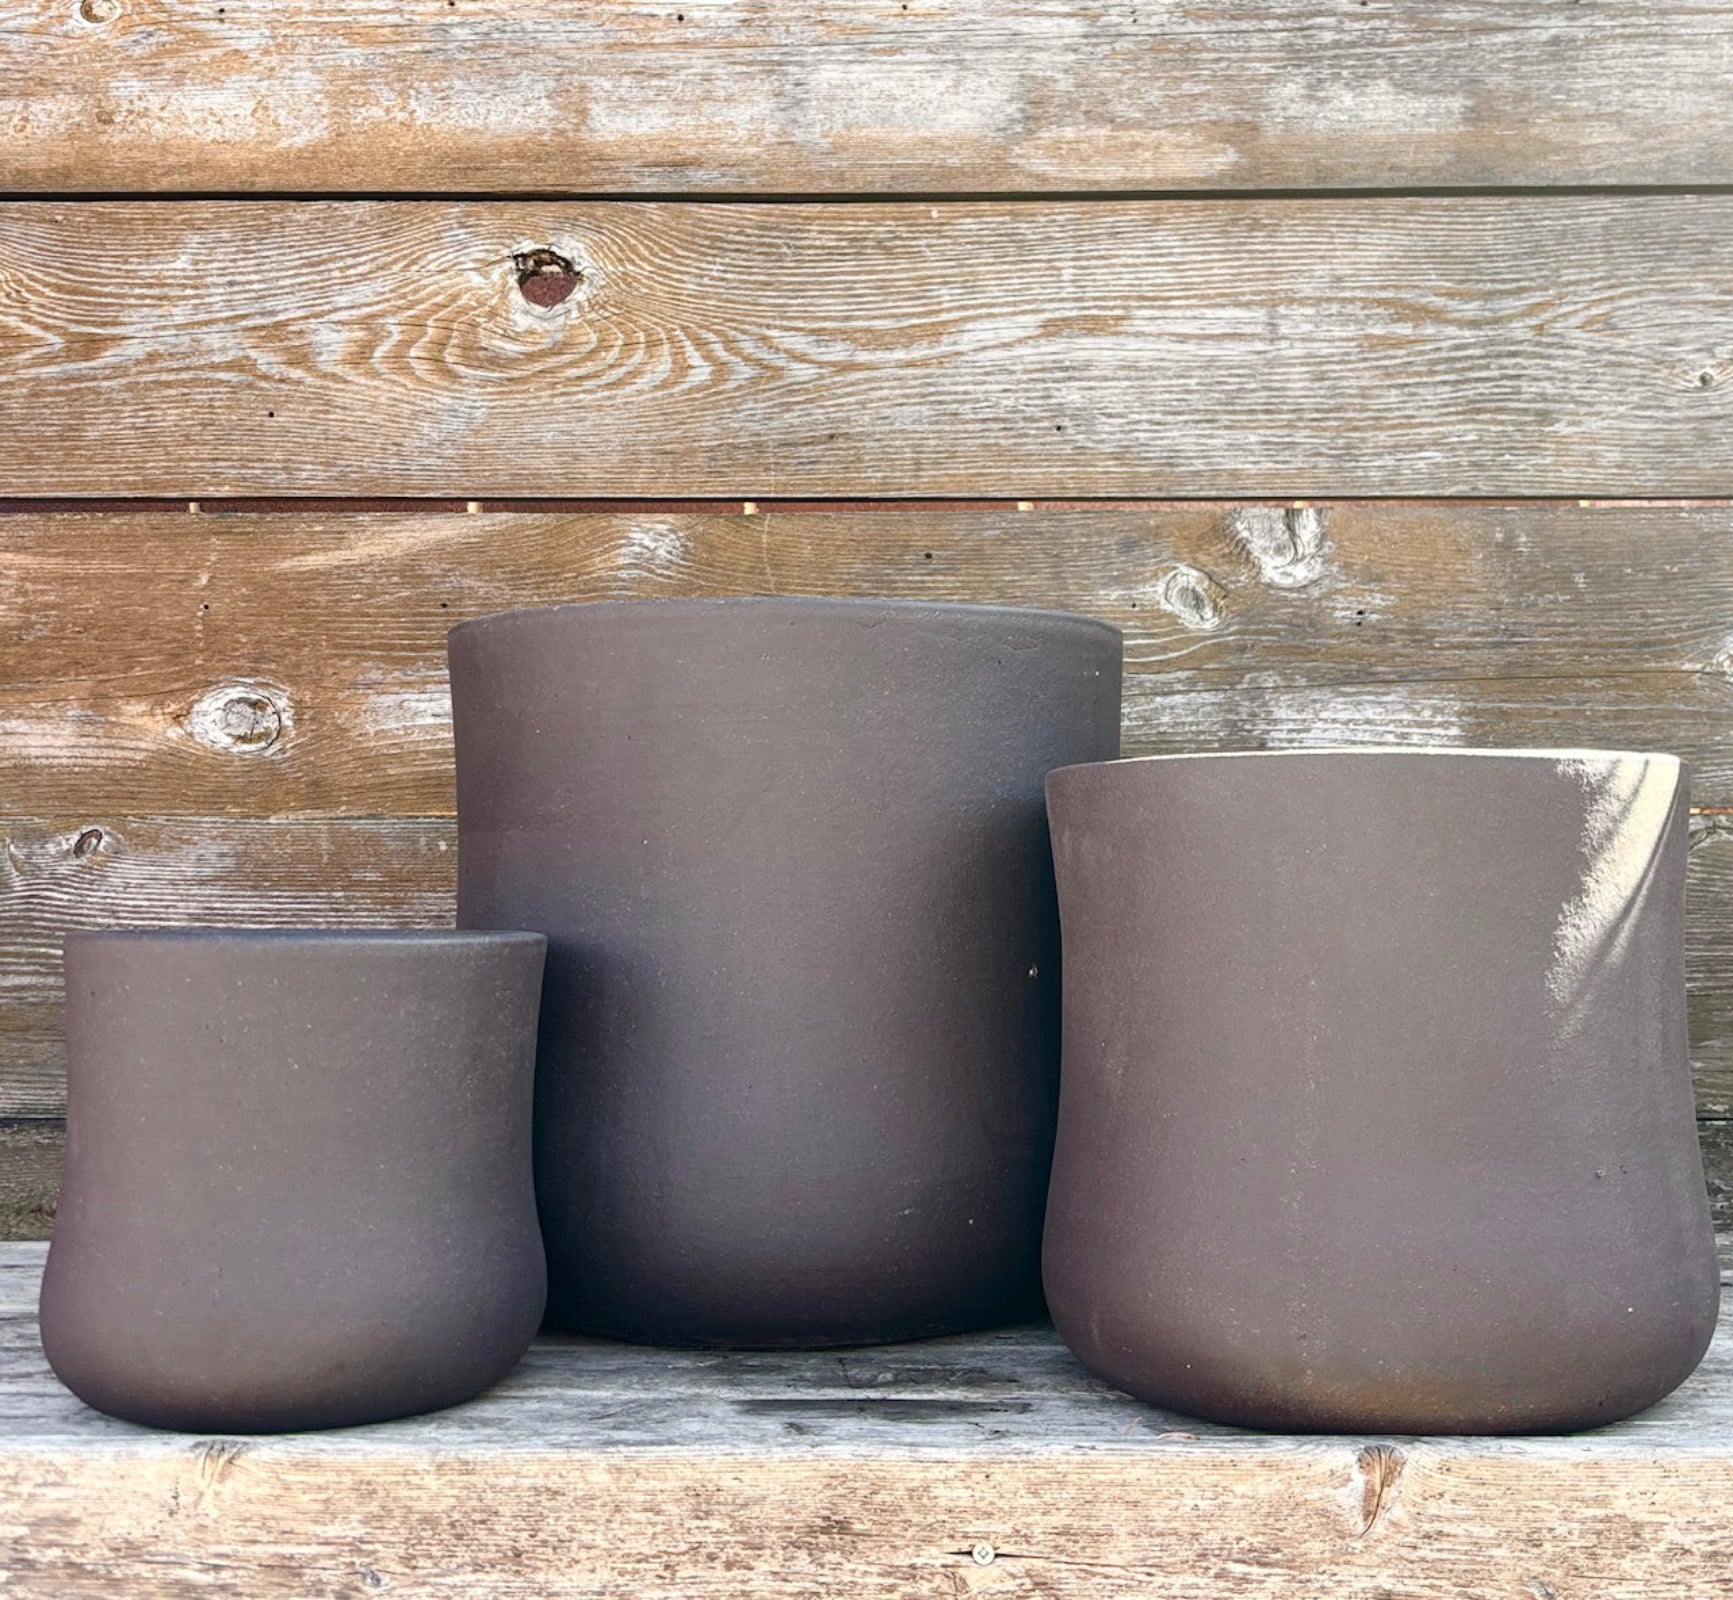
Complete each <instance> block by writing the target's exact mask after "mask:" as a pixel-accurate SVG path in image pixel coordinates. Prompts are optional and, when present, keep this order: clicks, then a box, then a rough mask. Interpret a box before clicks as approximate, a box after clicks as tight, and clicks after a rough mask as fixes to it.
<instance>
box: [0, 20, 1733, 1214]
mask: <svg viewBox="0 0 1733 1600" xmlns="http://www.w3.org/2000/svg"><path fill="white" fill-rule="evenodd" d="M1729 60H1733V11H1729V12H1722V11H1719V10H1717V9H1715V8H1705V7H1702V6H1700V5H1698V4H1696V3H1694V0H1642V3H1638V0H1590V3H1583V0H1530V3H1528V4H1525V5H1523V6H1521V7H1513V6H1511V5H1510V4H1508V0H1502V3H1500V4H1496V5H1495V4H1492V3H1491V0H1440V3H1438V4H1436V5H1432V6H1428V7H1418V6H1411V5H1400V4H1397V3H1395V0H1336V3H1328V4H1326V3H1321V0H1213V3H1211V4H1209V5H1202V4H1189V3H1183V0H1146V3H1134V4H1115V5H1107V4H1100V3H1089V0H1028V3H1025V4H1021V5H1019V6H1016V7H1008V8H1003V10H1002V12H991V11H985V10H983V8H981V7H979V6H967V7H966V6H964V5H962V4H961V3H960V0H908V3H906V4H905V3H902V0H861V3H859V4H855V5H851V6H849V7H846V8H842V9H840V10H839V9H837V8H823V9H821V8H818V7H815V6H811V5H809V4H806V3H805V0H683V3H682V0H668V3H666V4H649V3H647V0H595V3H592V4H587V5H584V6H582V7H574V6H570V5H567V4H564V3H563V0H522V3H520V4H516V5H514V6H512V7H510V8H500V9H496V8H489V7H484V6H482V5H479V4H477V3H476V0H444V3H435V0H427V3H424V4H421V5H419V6H417V7H412V8H410V9H408V10H405V9H404V8H403V7H402V6H401V5H400V4H397V3H395V0H394V3H393V4H391V5H387V4H385V3H383V0H344V3H343V4H342V5H337V6H322V7H316V6H310V5H306V4H303V3H301V0H286V3H285V0H278V3H277V4H274V5H271V6H269V7H267V6H265V5H263V4H260V3H259V0H224V3H223V4H220V5H218V4H214V3H205V0H199V3H198V4H194V3H192V0H25V3H23V4H22V5H17V6H13V7H10V8H8V9H7V11H6V13H5V15H4V16H0V190H4V192H5V194H4V198H3V199H0V845H3V848H0V1234H11V1235H13V1236H22V1237H38V1236H41V1235H43V1234H44V1233H45V1232H46V1229H47V1226H48V1223H49V1220H50V1219H51V1216H52V1204H53V1191H54V1185H55V1174H56V1170H57V1164H58V1151H59V1147H60V1132H59V1118H60V1115H61V1112H62V1109H63V1106H64V1078H63V1051H62V1044H61V1026H62V1024H61V1001H60V979H59V972H58V954H57V949H58V939H59V936H60V934H61V933H62V932H63V931H65V930H66V929H67V928H70V927H86V926H103V925H115V924H120V925H148V924H153V923H161V922H173V921H216V922H230V923H259V922H264V923H296V922H315V923H331V924H346V925H365V924H372V923H388V924H405V925H408V924H416V923H435V924H437V923H442V922H447V921H449V920H450V917H451V911H452V887H453V867H454V860H455V842H454V834H453V827H452V819H451V811H452V786H451V771H450V761H451V749H450V725H449V708H448V705H447V697H446V684H445V677H444V665H443V656H442V639H443V634H444V630H445V629H446V628H447V627H448V626H449V625H450V624H451V623H453V622H455V621H457V620H459V619H460V618H462V617H465V616H470V615H475V614H477V613H480V612H485V611H489V610H495V609H499V608H501V607H505V606H512V605H523V604H535V603H541V602H548V601H557V600H573V599H590V598H602V597H623V596H639V595H669V594H731V593H818V594H854V595H866V594H885V595H897V596H908V597H927V598H943V599H958V600H970V599H974V600H991V601H999V602H1008V603H1014V604H1029V605H1044V606H1053V605H1059V606H1068V607H1074V608H1077V609H1081V610H1085V611H1090V612H1093V613H1095V614H1097V615H1100V616H1104V617H1107V618H1109V619H1110V620H1112V621H1114V622H1115V623H1117V624H1119V625H1120V626H1121V627H1123V628H1124V629H1125V630H1126V633H1127V647H1128V652H1129V659H1128V666H1129V669H1130V670H1129V674H1128V679H1127V708H1126V748H1127V750H1128V751H1130V752H1151V751H1164V750H1166V751H1171V750H1183V749H1197V748H1244V747H1256V746H1268V747H1285V746H1297V745H1318V744H1340V743H1344V742H1370V743H1403V742H1428V743H1439V742H1462V743H1468V744H1475V745H1498V744H1523V745H1532V744H1545V743H1554V744H1607V745H1613V746H1617V747H1634V748H1658V749H1670V750H1675V751H1678V752H1679V753H1680V754H1682V755H1684V756H1686V757H1688V758H1689V759H1690V761H1691V762H1692V764H1693V766H1694V768H1695V773H1696V788H1695V800H1696V804H1697V807H1698V815H1697V816H1696V818H1695V819H1694V830H1693V850H1692V856H1691V874H1690V905H1689V944H1690V989H1691V996H1690V1003H1691V1040H1692V1051H1693V1059H1694V1062H1695V1066H1696V1069H1697V1073H1698V1085H1699V1105H1700V1110H1701V1113H1702V1116H1703V1119H1704V1120H1703V1131H1704V1143H1705V1151H1706V1154H1707V1156H1708V1165H1709V1171H1710V1183H1711V1189H1712V1191H1713V1192H1714V1194H1715V1196H1716V1199H1717V1204H1718V1206H1720V1207H1721V1208H1722V1209H1723V1211H1724V1213H1725V1216H1724V1221H1726V1222H1728V1223H1733V563H1730V562H1729V560H1728V558H1727V552H1728V550H1729V549H1730V548H1733V544H1730V541H1733V472H1730V467H1733V87H1730V85H1733V77H1730V75H1729V71H1728V62H1729Z"/></svg>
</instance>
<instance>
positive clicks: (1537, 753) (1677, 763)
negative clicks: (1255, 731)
mask: <svg viewBox="0 0 1733 1600" xmlns="http://www.w3.org/2000/svg"><path fill="white" fill-rule="evenodd" d="M1295 756H1351V757H1356V758H1358V757H1400V756H1420V757H1428V756H1472V757H1475V758H1477V759H1494V760H1501V761H1545V762H1551V763H1554V764H1556V763H1558V762H1561V761H1598V762H1608V763H1610V762H1619V761H1658V762H1662V763H1671V764H1672V765H1673V766H1674V767H1676V768H1680V769H1683V768H1684V766H1685V763H1684V761H1683V760H1682V759H1681V758H1680V757H1679V756H1676V755H1672V754H1670V753H1669V752H1667V751H1664V750H1599V749H1593V748H1590V747H1586V746H1580V745H1558V746H1550V745H1537V746H1529V747H1522V748H1518V747H1496V746H1494V747H1489V746H1485V745H1460V744H1330V745H1312V746H1304V745H1299V746H1293V747H1291V748H1288V749H1285V750H1186V751H1178V752H1175V753H1173V754H1171V755H1150V756H1120V757H1118V758H1117V759H1115V760H1113V761H1079V762H1075V763H1073V764H1072V765H1071V766H1068V767H1055V768H1054V769H1053V770H1052V771H1051V772H1049V773H1048V774H1047V779H1048V782H1052V780H1053V779H1054V778H1057V777H1059V776H1061V775H1062V774H1064V773H1071V772H1090V771H1097V770H1100V769H1102V768H1109V767H1146V766H1153V765H1157V764H1165V763H1173V762H1191V761H1222V760H1241V761H1244V760H1249V759H1255V758H1263V759H1266V760H1271V761H1285V760H1289V759H1291V758H1293V757H1295Z"/></svg>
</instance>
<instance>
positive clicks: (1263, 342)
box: [0, 0, 1733, 498]
mask: <svg viewBox="0 0 1733 1600" xmlns="http://www.w3.org/2000/svg"><path fill="white" fill-rule="evenodd" d="M111 3H112V4H119V3H120V0H92V4H111ZM536 252H554V253H555V254H556V255H557V256H558V257H559V258H560V259H561V260H565V261H567V262H569V264H570V265H571V266H572V267H573V269H574V271H575V273H576V274H577V276H576V277H575V278H573V277H571V276H565V277H562V276H561V275H560V274H559V273H557V272H556V273H552V274H550V273H547V272H543V271H541V270H539V269H540V268H541V267H543V266H548V265H552V264H554V263H553V261H552V258H550V257H547V256H544V255H537V254H536ZM526 274H527V275H528V276H527V280H526V281H527V283H528V284H529V285H530V286H531V293H532V294H533V295H534V296H535V298H536V300H537V301H546V300H548V299H550V298H552V297H553V296H554V295H556V294H558V293H559V292H560V291H561V290H562V289H568V288H569V289H570V293H569V294H567V295H566V297H565V298H564V299H561V300H558V302H557V303H555V304H542V303H532V300H531V299H530V298H529V297H527V296H526V293H525V288H524V287H523V286H522V285H520V281H519V280H520V278H525V276H526ZM1730 283H1733V196H1725V195H1697V196H1677V195H1676V196H1654V197H1648V198H1635V197H1621V196H1576V197H1567V196H1549V197H1543V198H1529V199H1500V198H1490V197H1486V198H1455V199H1450V200H1426V199H1404V200H1370V199H1360V200H1317V201H1286V202H1283V201H1224V202H1213V203H1185V202H1175V203H1146V202H1118V201H1104V202H1099V203H1095V204H1070V203H1055V204H1047V205H1040V206H1032V205H1025V204H1017V203H1010V202H990V203H958V204H951V205H943V206H937V205H934V206H929V205H926V204H907V203H904V204H896V205H873V204H863V205H836V204H831V205H763V204H760V205H750V204H748V205H690V204H688V205H645V204H608V203H600V204H583V205H579V204H554V203H519V202H507V203H494V204H480V203H468V204H464V203H445V202H423V203H389V204H388V203H377V204H375V203H357V204H306V203H302V204H285V203H263V202H260V203H236V204H225V205H210V204H189V203H167V202H160V203H152V202H132V203H118V202H117V203H92V204H84V205H67V204H18V203H15V204H12V205H10V206H7V207H5V208H4V209H3V210H0V439H3V440H4V441H5V443H4V449H3V453H0V495H11V496H21V495H23V496H28V495H103V494H116V495H133V496H137V495H145V496H149V495H172V496H181V497H193V498H197V497H200V496H206V495H222V494H236V495H245V494H283V493H292V494H309V495H313V494H326V495H331V494H359V495H394V494H408V495H414V494H436V495H458V496H470V497H475V496H489V495H501V496H511V495H539V494H555V495H557V494H572V495H589V494H596V495H650V496H661V495H686V494H697V495H728V496H734V495H741V496H747V497H751V498H769V497H774V496H776V495H778V494H782V495H811V494H817V495H844V496H854V495H864V496H884V495H928V496H931V495H971V494H973V495H983V494H985V495H995V496H1007V497H1023V498H1029V497H1034V496H1038V495H1085V496H1103V495H1129V496H1149V495H1164V494H1165V495H1178V496H1200V495H1242V496H1265V495H1277V496H1292V495H1305V496H1324V495H1355V494H1358V495H1378V496H1389V495H1443V496H1463V495H1515V496H1539V495H1567V496H1582V495H1598V494H1622V495H1649V494H1660V495H1670V496H1678V495H1713V494H1721V493H1725V492H1726V490H1727V488H1728V484H1729V481H1730V476H1733V290H1730V289H1729V287H1728V285H1729V284H1730Z"/></svg>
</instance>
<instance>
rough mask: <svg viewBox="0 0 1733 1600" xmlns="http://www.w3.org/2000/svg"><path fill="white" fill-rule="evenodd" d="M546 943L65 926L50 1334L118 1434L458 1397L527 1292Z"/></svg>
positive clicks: (502, 1340)
mask: <svg viewBox="0 0 1733 1600" xmlns="http://www.w3.org/2000/svg"><path fill="white" fill-rule="evenodd" d="M543 951H544V941H543V940H542V939H541V937H540V936H539V935H534V934H524V933H512V934H508V933H500V934H474V933H471V934H458V933H377V934H369V933H330V934H327V933H286V932H285V933H278V932H241V931H216V930H210V931H186V932H160V933H159V932H147V933H82V934H73V935H71V936H70V937H69V938H68V939H67V941H66V998H67V1068H68V1079H69V1082H68V1089H69V1102H68V1117H67V1152H66V1173H65V1179H64V1182H63V1184H62V1187H61V1194H60V1206H59V1213H58V1215H57V1217H56V1218H55V1224H54V1240H53V1243H52V1245H51V1246H50V1249H49V1255H48V1270H47V1275H46V1277H45V1279H44V1282H43V1287H42V1342H43V1346H44V1348H45V1349H46V1351H47V1354H48V1358H49V1361H50V1362H51V1363H52V1365H53V1367H54V1370H55V1371H56V1372H57V1373H58V1374H59V1375H60V1377H61V1379H62V1380H63V1381H64V1382H65V1383H66V1385H67V1386H68V1387H69V1388H70V1389H72V1390H73V1391H74V1392H75V1393H76V1394H78V1395H79V1396H80V1397H81V1398H82V1399H84V1400H85V1401H87V1402H88V1403H89V1404H90V1405H93V1406H95V1407H97V1408H98V1409H99V1410H102V1411H107V1412H110V1413H112V1414H113V1415H115V1416H118V1417H124V1418H127V1419H128V1420H130V1421H134V1422H144V1423H150V1424H152V1425H154V1426H157V1427H167V1428H185V1429H192V1430H197V1431H200V1432H237V1431H238V1432H265V1431H275V1430H280V1429H288V1428H322V1427H334V1426H338V1425H341V1424H346V1423H357V1422H370V1421H375V1420H379V1419H383V1418H386V1417H394V1416H401V1415H407V1414H409V1413H411V1412H418V1411H427V1410H431V1409H434V1408H435V1407H439V1406H445V1405H450V1404H453V1403H454V1402H456V1401H459V1400H464V1399H467V1398H468V1397H469V1396H471V1395H473V1394H476V1393H477V1392H479V1391H480V1390H482V1389H485V1388H487V1387H488V1386H489V1385H490V1384H492V1383H493V1382H495V1381H496V1380H497V1379H499V1378H501V1377H503V1376H504V1375H505V1373H506V1372H507V1371H508V1370H509V1369H510V1368H511V1366H512V1365H513V1364H514V1363H515V1362H516V1361H517V1359H518V1358H519V1357H520V1356H521V1355H522V1354H523V1352H524V1349H525V1347H526V1346H527V1345H528V1343H529V1341H530V1338H531V1337H532V1335H533V1334H534V1332H535V1329H536V1326H537V1323H538V1321H539V1319H540V1316H541V1312H542V1305H543V1299H544V1294H545V1287H546V1278H545V1272H544V1267H543V1262H542V1251H541V1241H540V1239H539V1237H538V1236H537V1232H536V1218H535V1200H534V1192H533V1187H532V1183H531V1177H530V1112H531V1102H532V1077H533V1066H534V1046H535V1019H536V1002H537V994H538V989H539V984H540V979H541V967H542V957H543Z"/></svg>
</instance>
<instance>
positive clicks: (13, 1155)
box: [0, 1118, 66, 1240]
mask: <svg viewBox="0 0 1733 1600" xmlns="http://www.w3.org/2000/svg"><path fill="white" fill-rule="evenodd" d="M65 1156H66V1129H65V1127H64V1126H63V1125H62V1124H61V1123H60V1122H58V1121H53V1120H47V1119H34V1120H8V1119H5V1118H0V1240H8V1239H46V1238H47V1237H48V1234H49V1231H50V1229H51V1228H52V1227H53V1224H54V1205H55V1199H56V1196H57V1195H58V1194H59V1191H60V1167H61V1163H62V1161H63V1160H64V1159H65Z"/></svg>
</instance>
